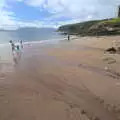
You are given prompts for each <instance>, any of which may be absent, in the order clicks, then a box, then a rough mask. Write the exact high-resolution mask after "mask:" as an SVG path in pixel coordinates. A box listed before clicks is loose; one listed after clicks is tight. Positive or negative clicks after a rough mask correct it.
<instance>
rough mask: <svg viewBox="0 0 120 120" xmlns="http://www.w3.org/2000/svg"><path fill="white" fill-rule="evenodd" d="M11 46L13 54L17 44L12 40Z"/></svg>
mask: <svg viewBox="0 0 120 120" xmlns="http://www.w3.org/2000/svg"><path fill="white" fill-rule="evenodd" d="M10 44H11V47H12V52H13V51H14V50H15V44H14V43H13V41H12V40H10Z"/></svg>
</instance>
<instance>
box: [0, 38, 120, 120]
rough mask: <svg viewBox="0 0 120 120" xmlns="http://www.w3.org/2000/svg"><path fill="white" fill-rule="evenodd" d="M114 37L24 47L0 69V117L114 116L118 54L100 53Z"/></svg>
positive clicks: (115, 119)
mask: <svg viewBox="0 0 120 120" xmlns="http://www.w3.org/2000/svg"><path fill="white" fill-rule="evenodd" d="M119 39H120V37H119V36H117V37H100V38H96V37H83V38H77V39H74V40H71V41H60V42H58V43H55V44H53V43H52V44H50V43H49V44H33V45H25V47H24V52H23V54H22V57H21V60H20V61H19V63H18V64H17V65H14V66H12V67H13V68H12V69H10V70H9V71H7V72H6V71H5V70H6V69H5V70H4V71H2V68H1V69H0V70H1V73H0V120H119V119H120V96H119V91H120V74H119V71H120V67H119V66H120V55H119V54H114V55H110V54H108V53H106V54H104V50H105V49H106V48H109V47H111V46H114V44H115V45H116V43H117V44H119ZM4 65H6V64H4ZM4 65H3V66H4ZM11 65H13V64H11ZM7 66H10V65H7ZM8 68H10V67H8Z"/></svg>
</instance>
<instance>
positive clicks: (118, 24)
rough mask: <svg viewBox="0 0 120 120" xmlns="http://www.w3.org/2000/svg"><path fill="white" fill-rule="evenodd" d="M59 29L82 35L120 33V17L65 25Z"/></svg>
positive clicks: (64, 32) (63, 31)
mask: <svg viewBox="0 0 120 120" xmlns="http://www.w3.org/2000/svg"><path fill="white" fill-rule="evenodd" d="M58 31H60V32H62V33H63V34H76V35H81V36H95V35H120V18H112V19H105V20H94V21H87V22H82V23H76V24H69V25H64V26H61V27H59V29H58Z"/></svg>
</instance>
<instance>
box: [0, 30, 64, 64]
mask: <svg viewBox="0 0 120 120" xmlns="http://www.w3.org/2000/svg"><path fill="white" fill-rule="evenodd" d="M62 39H63V36H62V35H60V34H59V33H58V32H56V29H53V28H20V29H18V30H7V31H5V30H0V62H1V61H4V62H8V61H11V60H12V52H11V46H10V44H9V41H10V40H13V41H14V42H15V43H17V42H18V41H20V40H22V41H23V42H24V44H25V43H38V42H39V43H47V42H48V41H49V42H55V41H59V40H62Z"/></svg>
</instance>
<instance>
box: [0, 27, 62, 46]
mask: <svg viewBox="0 0 120 120" xmlns="http://www.w3.org/2000/svg"><path fill="white" fill-rule="evenodd" d="M62 37H63V36H62V35H60V34H59V33H58V32H56V29H53V28H20V29H18V30H9V31H3V30H1V31H0V44H5V43H9V41H10V40H13V41H14V42H18V41H19V40H22V41H24V42H33V41H44V40H57V39H62Z"/></svg>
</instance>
